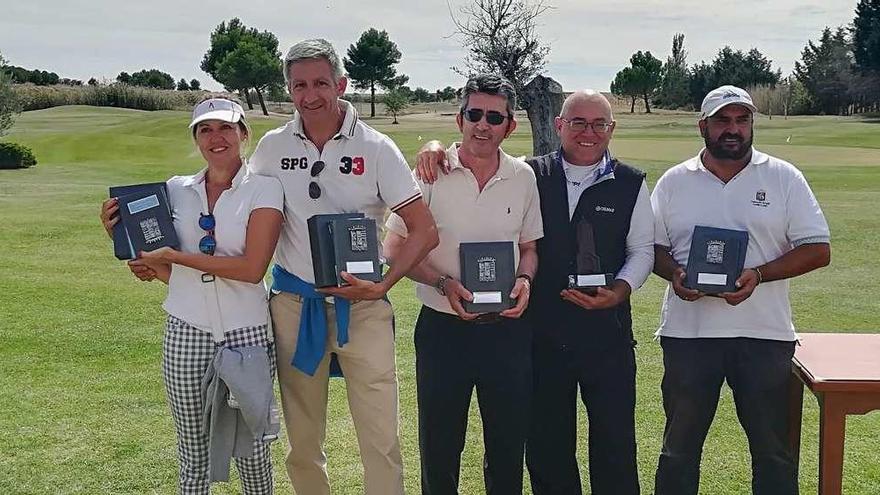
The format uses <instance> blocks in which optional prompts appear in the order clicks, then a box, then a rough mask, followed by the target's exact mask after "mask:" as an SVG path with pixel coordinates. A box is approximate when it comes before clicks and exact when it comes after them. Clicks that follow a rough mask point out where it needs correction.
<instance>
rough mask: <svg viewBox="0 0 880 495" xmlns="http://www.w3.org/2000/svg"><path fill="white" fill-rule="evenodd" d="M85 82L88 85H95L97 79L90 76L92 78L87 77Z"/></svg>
mask: <svg viewBox="0 0 880 495" xmlns="http://www.w3.org/2000/svg"><path fill="white" fill-rule="evenodd" d="M86 84H88V85H89V86H97V85H98V80H97V79H95V78H94V77H92V78H90V79H89V82H88V83H86Z"/></svg>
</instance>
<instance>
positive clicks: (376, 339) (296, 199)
mask: <svg viewBox="0 0 880 495" xmlns="http://www.w3.org/2000/svg"><path fill="white" fill-rule="evenodd" d="M284 77H285V79H286V81H287V87H288V90H289V91H290V95H291V100H293V104H294V106H295V107H296V114H295V115H294V117H293V120H291V121H290V122H288V123H287V124H285V125H284V126H282V127H279V128H278V129H275V130H273V131H269V132H268V133H267V134H266V135H265V136H264V137H263V139H261V140H260V144H259V145H258V146H257V149H256V151H254V154H253V157H252V158H251V161H250V163H249V164H250V166H251V167H252V168H253V170H254V171H255V172H256V173H258V174H263V175H269V176H273V177H278V178H279V179H280V180H281V184H282V186H283V187H284V218H285V225H284V229H283V230H282V232H281V238H280V240H279V241H278V247H277V249H276V251H275V263H276V264H275V267H274V268H273V270H272V278H273V283H272V292H273V295H272V298H271V301H270V303H269V306H270V310H271V313H272V323H273V327H274V331H275V339H276V344H277V348H276V349H277V354H278V381H279V383H280V386H281V401H282V405H283V409H284V421H285V425H286V427H287V435H288V438H289V439H290V451H289V452H288V455H287V460H286V467H287V473H288V475H289V476H290V480H291V484H292V485H293V488H294V490H295V491H296V493H298V494H300V495H329V494H330V481H329V478H328V475H327V456H326V453H325V452H324V445H323V444H324V437H325V434H326V426H327V396H328V390H327V389H328V377H329V375H330V374H331V372H332V371H333V370H332V367H331V361H332V359H331V355H335V356H336V357H337V358H338V364H339V366H340V367H341V371H342V372H343V373H344V375H345V385H346V391H347V394H348V404H349V408H350V409H351V415H352V420H353V421H354V426H355V430H356V432H357V440H358V446H359V447H360V454H361V460H362V461H363V464H364V492H365V493H366V494H367V495H398V494H402V493H403V463H402V459H401V454H400V440H399V438H398V417H397V408H398V398H397V373H396V369H395V354H394V329H393V325H394V314H393V312H392V310H391V304H390V303H389V302H388V299H387V298H386V297H385V294H386V293H387V292H388V290H389V289H390V288H391V287H392V286H393V285H394V284H395V283H396V282H397V281H398V280H400V278H401V277H402V276H403V275H404V274H405V273H407V272H408V271H409V270H410V269H411V268H412V267H413V266H414V265H415V264H417V263H418V262H419V261H421V259H422V258H424V257H425V256H426V255H427V254H428V252H429V251H431V249H433V248H434V247H435V246H436V245H437V242H438V237H437V229H436V226H435V224H434V220H433V217H432V216H431V212H430V211H429V210H428V207H427V205H426V204H425V202H424V201H423V200H422V194H421V191H420V190H419V187H418V185H417V184H416V182H415V180H414V179H413V177H412V174H411V172H410V169H409V166H408V165H407V163H406V161H405V160H404V158H403V155H402V154H401V153H400V150H398V149H397V146H395V145H394V142H393V141H391V139H389V138H388V137H387V136H385V135H384V134H381V133H379V132H377V131H376V130H374V129H372V128H370V127H369V126H368V125H366V124H364V123H363V122H361V121H360V120H359V119H358V115H357V112H356V111H355V108H354V107H353V106H352V105H351V104H350V103H348V102H346V101H345V100H341V99H340V97H341V96H343V95H344V94H345V89H346V86H347V79H346V78H345V76H344V74H343V71H342V64H341V63H340V60H339V56H338V55H337V53H336V50H334V49H333V46H332V45H330V43H328V42H327V41H325V40H319V39H314V40H306V41H302V42H300V43H297V44H296V45H294V46H293V47H292V48H291V49H290V51H289V52H288V54H287V56H286V57H285V59H284ZM388 210H391V211H392V212H394V213H397V214H398V215H399V216H400V217H401V218H402V219H403V221H404V223H405V224H406V228H407V231H408V232H409V236H408V237H407V238H406V242H405V245H404V246H402V247H401V250H400V253H399V255H398V256H397V257H396V258H395V263H394V266H392V267H390V268H389V270H388V271H387V272H386V273H385V275H384V279H383V280H382V281H381V282H379V283H373V282H370V281H366V280H361V279H358V278H355V277H354V276H352V275H350V274H348V273H345V272H343V274H342V277H343V278H344V279H345V280H346V282H348V285H347V286H345V287H341V288H332V289H327V290H324V289H322V290H321V291H316V290H315V286H314V281H315V280H314V269H313V266H312V253H311V245H310V243H309V235H308V227H307V224H306V222H307V221H308V219H309V218H310V217H311V216H313V215H316V214H327V213H352V212H360V213H363V214H364V215H365V216H367V217H368V218H372V219H373V220H375V221H376V223H377V225H381V224H382V223H383V222H384V217H385V215H386V213H387V212H388ZM328 295H332V296H334V297H326V296H328Z"/></svg>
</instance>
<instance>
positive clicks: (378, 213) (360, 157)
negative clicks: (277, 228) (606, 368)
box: [248, 100, 421, 283]
mask: <svg viewBox="0 0 880 495" xmlns="http://www.w3.org/2000/svg"><path fill="white" fill-rule="evenodd" d="M339 104H340V105H341V106H342V107H343V109H344V110H345V119H344V121H343V122H342V127H341V128H340V130H339V133H338V134H336V136H335V137H333V138H332V139H330V140H329V141H327V144H325V145H324V150H323V151H322V152H319V151H318V148H317V147H316V146H315V145H314V144H313V143H312V142H311V141H310V140H309V139H308V137H306V134H305V131H304V130H303V123H302V119H301V117H300V115H299V114H298V113H297V114H295V115H294V117H293V120H292V121H290V122H288V123H287V124H285V125H283V126H281V127H279V128H277V129H274V130H272V131H269V132H268V133H267V134H266V135H265V136H263V138H262V139H261V140H260V143H259V144H258V145H257V149H256V150H255V151H254V154H253V156H252V157H251V159H250V161H249V162H248V166H249V167H250V168H251V170H253V171H254V172H255V173H257V174H260V175H267V176H271V177H277V178H278V179H280V180H281V184H282V185H283V187H284V218H285V222H286V225H285V228H284V229H282V231H281V238H280V239H279V241H278V248H277V249H276V250H275V262H276V263H278V264H279V265H281V267H282V268H284V269H285V270H287V271H288V272H290V273H292V274H294V275H296V276H297V277H299V278H301V279H303V280H305V281H306V282H309V283H314V281H315V273H314V270H313V268H312V250H311V245H310V244H309V229H308V225H307V223H306V222H307V221H308V219H309V217H311V216H312V215H317V214H319V213H352V212H361V213H363V214H364V215H366V216H367V217H369V218H372V219H373V220H375V221H376V229H377V231H380V230H381V226H382V223H383V222H384V220H385V212H386V211H387V209H389V208H390V209H391V210H392V211H395V210H398V209H400V208H403V207H404V206H406V205H408V204H410V203H412V202H413V201H416V200H418V199H419V198H420V197H421V192H419V187H418V186H417V185H416V183H415V180H413V177H412V173H411V171H410V168H409V165H408V164H407V163H406V160H405V159H404V158H403V155H402V154H401V153H400V150H399V149H397V146H396V145H395V144H394V142H393V141H392V140H391V139H390V138H389V137H388V136H386V135H384V134H382V133H380V132H378V131H376V130H374V129H373V128H371V127H370V126H368V125H366V124H364V123H363V122H361V121H360V120H358V116H357V111H356V110H355V109H354V107H353V106H352V105H351V104H350V103H348V102H347V101H344V100H339ZM318 160H322V161H323V162H324V163H325V167H324V170H323V171H321V172H320V174H318V177H317V178H316V179H314V180H315V182H317V183H318V185H319V186H320V188H321V196H320V197H319V198H318V199H311V198H310V197H309V183H310V182H312V180H313V178H312V177H311V175H310V171H311V167H312V165H313V164H314V163H315V162H316V161H318ZM380 233H381V232H377V234H380ZM378 238H379V239H381V238H382V237H381V235H379V236H378Z"/></svg>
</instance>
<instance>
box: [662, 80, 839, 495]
mask: <svg viewBox="0 0 880 495" xmlns="http://www.w3.org/2000/svg"><path fill="white" fill-rule="evenodd" d="M755 111H756V108H755V105H754V104H753V103H752V99H751V97H750V96H749V94H748V93H747V92H746V91H744V90H742V89H740V88H737V87H734V86H722V87H720V88H717V89H715V90H713V91H711V92H710V93H709V94H708V95H706V98H705V99H704V100H703V103H702V106H701V109H700V120H699V128H700V135H701V136H702V137H703V139H704V140H705V144H706V146H705V148H703V149H702V150H701V151H700V152H699V154H697V156H695V157H693V158H691V159H689V160H687V161H685V162H683V163H680V164H678V165H676V166H674V167H672V168H670V169H669V170H667V171H666V173H664V174H663V176H662V177H660V180H659V181H657V185H656V186H655V188H654V193H653V195H652V196H651V203H652V206H653V208H654V216H655V218H656V228H655V232H656V239H655V241H654V242H655V265H654V273H656V274H657V275H659V276H661V277H663V278H664V279H666V280H668V281H669V282H670V283H669V286H668V287H667V289H666V297H665V300H664V301H663V310H662V311H661V313H660V314H661V322H660V328H659V330H657V335H658V336H659V337H660V345H661V346H662V348H663V366H664V375H663V383H662V391H663V408H664V410H665V412H666V429H665V432H664V434H663V448H662V451H661V453H660V461H659V464H658V467H657V475H656V484H655V485H656V486H655V492H654V493H656V494H657V495H695V494H696V493H697V491H698V488H699V482H700V458H701V456H702V452H703V443H704V442H705V440H706V434H707V433H708V431H709V427H710V425H711V424H712V419H713V418H714V416H715V410H716V408H717V407H718V398H719V395H720V392H721V385H722V384H723V383H724V382H725V381H727V384H728V385H729V386H730V389H731V391H732V392H733V399H734V402H735V403H736V412H737V417H738V418H739V421H740V424H741V425H742V427H743V429H744V430H745V433H746V437H747V438H748V441H749V451H750V452H751V455H752V493H754V494H755V495H771V494H772V495H792V494H797V493H798V479H797V463H796V462H795V458H794V456H793V454H792V452H791V451H790V449H789V448H788V437H787V433H788V392H787V391H788V388H787V387H788V382H789V377H790V374H791V357H792V354H793V353H794V348H795V342H796V340H797V336H796V335H795V332H794V325H793V324H792V320H791V306H790V304H789V300H788V279H789V278H792V277H796V276H798V275H802V274H804V273H807V272H809V271H812V270H815V269H817V268H820V267H822V266H825V265H827V264H828V263H829V262H830V259H831V248H830V233H829V230H828V224H827V223H826V221H825V217H824V215H823V214H822V209H821V208H820V207H819V203H818V202H817V201H816V198H815V196H814V195H813V192H812V191H811V190H810V186H809V184H807V181H806V179H805V178H804V176H803V174H802V173H801V172H800V171H799V170H798V169H796V168H795V167H794V166H793V165H791V164H790V163H787V162H785V161H783V160H780V159H778V158H774V157H772V156H770V155H767V154H764V153H761V152H760V151H758V150H756V149H754V148H753V147H752V136H753V130H754V129H753V126H754V117H753V115H754V112H755ZM697 225H702V226H708V227H717V228H725V229H735V230H740V231H747V232H748V239H749V240H748V249H747V251H746V256H745V267H746V268H745V269H743V271H742V273H741V274H740V275H739V277H738V278H737V280H736V284H735V286H736V287H737V289H736V290H735V291H734V292H726V293H721V294H718V296H719V297H704V296H705V294H703V293H702V292H699V291H697V290H694V289H691V288H687V287H685V286H684V284H683V282H684V281H685V279H686V275H687V274H686V272H685V267H686V266H687V265H688V257H689V252H690V248H691V239H692V234H693V231H694V227H695V226H697ZM715 242H721V241H715ZM723 246H724V245H723V244H721V249H722V250H723V249H724V247H723Z"/></svg>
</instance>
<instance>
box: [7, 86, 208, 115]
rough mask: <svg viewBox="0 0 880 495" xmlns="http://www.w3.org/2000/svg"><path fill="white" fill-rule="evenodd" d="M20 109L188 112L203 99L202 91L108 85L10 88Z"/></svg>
mask: <svg viewBox="0 0 880 495" xmlns="http://www.w3.org/2000/svg"><path fill="white" fill-rule="evenodd" d="M13 90H14V91H15V93H16V95H17V97H18V100H19V101H20V103H21V107H22V110H24V111H29V110H41V109H44V108H51V107H59V106H62V105H90V106H95V107H117V108H132V109H135V110H190V109H192V107H193V106H195V105H196V103H198V102H199V101H201V100H202V96H203V93H202V92H201V91H169V90H161V89H150V88H143V87H139V86H130V85H128V84H121V83H117V84H109V85H107V86H61V85H55V86H34V85H32V84H15V85H13Z"/></svg>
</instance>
